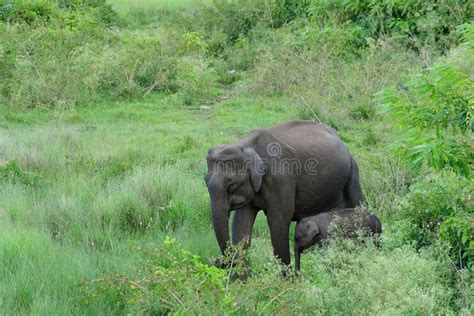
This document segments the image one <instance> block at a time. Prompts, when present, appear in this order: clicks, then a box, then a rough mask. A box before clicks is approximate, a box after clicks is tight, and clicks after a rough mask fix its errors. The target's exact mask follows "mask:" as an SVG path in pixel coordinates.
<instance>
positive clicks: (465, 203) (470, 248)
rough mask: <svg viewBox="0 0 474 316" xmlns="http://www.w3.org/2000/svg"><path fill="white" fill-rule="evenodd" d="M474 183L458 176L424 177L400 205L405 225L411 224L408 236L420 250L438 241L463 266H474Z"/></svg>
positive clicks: (407, 231) (399, 202)
mask: <svg viewBox="0 0 474 316" xmlns="http://www.w3.org/2000/svg"><path fill="white" fill-rule="evenodd" d="M473 188H474V183H473V181H472V180H469V179H467V178H465V177H462V176H459V175H456V174H455V173H454V172H452V171H449V170H444V171H443V172H441V173H440V174H432V175H429V176H424V177H420V178H419V179H417V180H416V181H414V183H413V184H412V185H411V186H410V190H409V193H408V194H407V195H406V196H404V197H403V198H402V199H401V200H400V201H398V205H397V208H398V210H399V211H400V216H401V218H402V219H403V221H408V222H409V223H410V226H409V227H406V229H405V232H406V234H407V236H406V238H407V239H408V240H413V241H414V242H415V244H416V245H417V247H423V246H427V245H432V244H434V243H436V242H437V241H438V240H441V241H442V242H445V243H446V244H447V245H449V247H450V254H451V257H452V259H453V261H454V262H455V263H457V264H458V265H459V266H466V265H472V263H473V262H474V211H473V210H474V201H473V196H474V189H473Z"/></svg>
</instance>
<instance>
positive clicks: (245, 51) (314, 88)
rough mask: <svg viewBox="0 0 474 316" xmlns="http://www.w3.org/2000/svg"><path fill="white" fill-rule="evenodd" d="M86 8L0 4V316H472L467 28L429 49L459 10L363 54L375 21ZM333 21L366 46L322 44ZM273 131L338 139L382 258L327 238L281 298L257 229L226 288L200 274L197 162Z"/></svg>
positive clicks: (367, 247) (209, 246)
mask: <svg viewBox="0 0 474 316" xmlns="http://www.w3.org/2000/svg"><path fill="white" fill-rule="evenodd" d="M446 1H447V0H446ZM86 2H87V1H85V2H84V3H83V2H81V5H80V6H78V7H74V6H72V7H66V8H63V7H59V6H58V5H57V3H56V2H54V5H55V6H53V5H51V3H53V2H47V1H46V2H44V3H43V2H35V1H24V2H15V4H18V6H17V7H15V6H12V8H13V9H10V6H9V5H5V6H2V5H1V4H2V2H1V1H0V13H1V14H0V266H1V267H2V269H1V272H0V314H1V315H28V314H33V315H108V314H118V315H161V314H169V313H175V314H174V315H188V314H203V315H254V314H259V315H260V314H262V315H305V314H318V315H319V314H321V315H347V314H351V315H352V314H356V315H359V314H361V315H366V314H367V315H432V314H433V315H472V312H473V310H474V282H473V281H474V274H473V273H472V262H468V261H469V260H470V259H469V258H472V254H473V253H474V252H469V251H471V250H472V251H474V246H472V249H471V248H469V247H471V246H470V245H471V244H470V243H472V245H474V242H472V238H474V235H473V234H474V229H473V228H472V227H471V226H470V224H472V215H473V213H472V206H473V204H472V203H473V202H472V201H473V200H472V194H473V192H472V185H471V184H472V177H470V176H469V174H467V173H463V172H462V170H464V169H462V168H471V167H472V163H471V162H470V161H469V157H471V156H469V155H470V153H469V150H468V148H469V144H472V138H471V136H472V134H470V133H472V130H469V126H468V124H470V123H472V120H471V119H470V118H472V117H474V116H472V115H471V114H472V113H471V112H469V110H466V108H467V106H470V105H472V100H471V99H472V91H473V90H472V88H473V87H474V86H473V84H472V77H473V73H474V68H472V57H471V56H474V54H470V52H471V51H472V43H474V36H472V34H474V33H473V32H472V31H473V30H474V28H473V27H472V26H471V29H470V31H466V32H465V34H464V35H463V36H464V37H462V39H459V40H457V41H454V40H453V42H449V41H448V40H447V38H448V35H446V34H444V33H446V27H445V24H446V25H449V26H450V27H452V25H451V24H449V23H458V22H457V20H456V22H452V19H458V20H460V21H461V20H462V18H460V16H461V17H462V14H460V13H459V12H464V11H465V10H466V9H465V8H464V7H462V6H459V7H455V8H454V9H453V8H451V7H450V10H451V11H449V12H450V13H449V14H447V13H446V14H445V13H443V14H445V15H440V16H439V17H438V16H437V15H436V14H434V13H433V12H434V11H433V10H432V8H431V7H430V6H428V8H427V9H426V8H424V7H423V9H426V12H428V13H427V15H426V16H423V18H424V20H423V19H421V20H423V23H421V22H420V23H421V26H420V29H422V30H424V32H425V33H426V34H428V35H430V36H431V35H433V36H432V37H429V36H428V37H427V38H425V40H426V41H425V42H424V43H423V45H421V44H420V43H419V42H416V43H415V44H414V43H413V42H412V41H413V40H414V39H413V34H412V33H410V34H409V35H408V36H406V34H404V33H403V30H404V29H403V28H402V27H399V24H397V23H400V25H402V26H404V25H405V24H403V23H401V22H400V19H399V18H398V17H394V21H395V22H396V23H395V22H394V24H393V25H395V26H394V29H395V31H393V33H390V32H389V31H387V33H385V32H386V30H385V29H383V32H382V33H383V34H376V33H370V32H371V31H372V30H371V29H370V28H372V27H373V28H377V27H379V23H380V25H382V24H383V22H384V21H382V20H376V22H377V23H375V26H374V25H372V24H370V23H366V24H364V23H365V22H367V21H365V20H363V18H364V17H365V18H367V17H369V18H374V16H375V18H377V19H378V17H377V16H376V15H372V16H371V15H369V14H366V15H365V16H363V15H360V14H359V12H365V11H364V10H366V11H367V10H369V9H370V8H372V7H370V8H366V7H364V3H365V2H364V3H363V2H360V3H359V2H358V3H357V4H354V3H349V2H347V3H346V2H344V1H343V2H334V3H332V2H328V1H308V3H310V2H311V6H310V7H305V8H306V10H309V9H311V15H307V12H309V11H302V10H300V7H298V5H296V4H302V3H303V2H298V1H297V2H292V1H289V2H279V1H266V2H265V3H264V2H263V1H262V2H260V1H251V0H248V1H247V0H235V1H227V2H226V1H216V2H212V1H210V0H209V1H208V0H202V1H196V0H175V1H173V0H157V1H151V0H143V1H126V0H109V1H106V2H107V3H108V4H111V5H112V8H113V9H114V10H115V11H116V12H118V15H117V14H116V13H114V12H113V11H110V8H109V7H103V6H97V7H96V6H95V2H93V1H92V2H93V5H86V4H85V3H86ZM202 3H207V4H212V5H213V7H205V8H204V7H202V6H199V5H200V4H202ZM443 3H445V2H443ZM280 4H281V5H280ZM333 4H334V5H333ZM372 4H373V7H375V9H374V10H375V12H376V13H379V12H381V11H380V10H385V9H386V8H387V7H388V8H392V5H393V6H395V7H396V6H398V5H400V4H398V3H394V2H392V1H382V2H380V3H372ZM408 4H409V5H410V7H409V8H410V10H414V9H413V7H416V8H418V5H420V2H417V1H409V3H408ZM22 5H23V6H22ZM48 5H51V7H49V6H48ZM82 5H83V6H82ZM324 5H326V6H327V7H324ZM377 5H380V6H381V7H380V8H379V7H377ZM384 5H385V7H384ZM333 7H334V8H336V9H334V10H336V11H335V12H336V13H337V14H336V16H335V17H331V15H330V12H329V11H330V10H332V9H331V8H333ZM321 8H322V9H321ZM397 8H398V7H397ZM318 9H320V10H322V12H323V13H321V12H319V14H320V20H317V19H316V21H313V20H312V19H313V18H315V17H317V16H318ZM458 9H459V10H458ZM2 10H3V11H2ZM351 10H354V12H356V13H357V15H356V16H357V19H358V20H357V21H359V22H360V21H362V22H361V25H363V26H364V27H368V28H369V30H365V31H367V32H366V33H364V30H363V27H362V26H360V25H356V26H354V25H355V22H354V21H355V20H354V21H352V22H351V23H346V22H344V21H342V22H341V24H337V23H338V18H340V17H344V16H346V15H347V16H351V14H352V13H353V11H351ZM417 10H418V9H417ZM440 10H441V9H440ZM326 11H327V12H326ZM399 11H400V12H405V11H403V10H392V11H390V12H395V13H397V12H399ZM441 11H442V10H441ZM441 11H440V12H441ZM367 12H369V11H367ZM387 12H388V11H387ZM410 12H411V11H410ZM416 12H418V11H416ZM420 12H421V11H420ZM442 12H444V11H442ZM326 13H327V15H326ZM372 13H373V12H372ZM456 14H458V15H456ZM453 16H454V17H453ZM4 17H5V18H4ZM331 18H334V20H331ZM286 19H288V20H289V21H286ZM403 19H407V21H410V22H411V23H412V24H413V25H416V23H418V22H416V23H415V22H413V21H412V20H409V19H411V16H410V17H405V16H403ZM403 19H402V20H403ZM448 20H449V21H448ZM278 21H280V22H281V21H283V22H282V23H280V24H278V23H279V22H278ZM285 21H286V22H285ZM368 21H369V22H370V21H372V20H370V19H369V20H368ZM417 21H418V20H417ZM439 21H442V23H441V22H439ZM372 22H373V21H372ZM402 22H405V20H403V21H402ZM428 22H429V23H428ZM438 22H439V23H441V24H440V25H441V26H442V27H441V30H442V34H441V35H440V34H438V33H436V32H437V31H436V32H435V33H433V34H432V33H429V32H428V31H427V28H426V26H427V25H429V26H430V29H431V30H435V29H436V28H435V26H439V25H438V24H437V23H438ZM325 23H326V24H325ZM407 23H408V22H407ZM430 23H431V24H430ZM367 25H368V26H367ZM389 25H392V24H390V23H389ZM407 25H408V24H407ZM456 25H457V24H456ZM400 29H401V30H402V31H400ZM436 30H437V29H436ZM433 32H434V31H433ZM469 32H471V33H472V34H471V33H469ZM420 33H421V35H420V36H422V35H424V34H425V33H423V32H420ZM466 34H467V35H466ZM435 35H436V36H435ZM377 36H379V37H377ZM404 36H405V37H404ZM469 36H471V37H472V39H471V41H470V42H469V39H470V38H471V37H469ZM420 38H421V37H420ZM460 38H461V37H460ZM431 39H437V40H439V41H441V42H442V40H446V42H448V43H449V45H452V46H446V47H450V49H447V48H446V47H445V46H442V45H448V44H445V42H442V43H441V44H440V43H438V42H429V40H431ZM415 40H417V41H418V38H415ZM462 41H464V42H465V43H464V44H462V43H463V42H462ZM4 43H6V44H4ZM459 43H461V44H459ZM466 43H471V46H468V45H466ZM417 45H421V46H417ZM437 45H439V47H438V46H437ZM440 47H442V48H440ZM454 47H456V48H454ZM442 49H444V50H442ZM438 64H439V65H441V67H439V68H435V70H434V71H433V70H432V69H431V68H429V67H432V66H433V65H438ZM427 67H428V68H427ZM450 67H451V68H452V69H451V68H450ZM439 69H441V71H440V70H439ZM446 69H448V70H449V71H451V72H447V75H446V72H443V70H446ZM453 69H455V70H453ZM436 71H437V72H436ZM456 71H457V72H456ZM453 73H454V75H453ZM414 75H416V76H414ZM437 75H439V77H436V76H437ZM430 76H432V77H430ZM410 78H417V80H418V81H417V82H418V83H420V82H421V83H424V85H420V86H415V88H413V86H410V85H409V84H408V82H410V81H409V80H410ZM427 78H428V79H427ZM420 87H421V88H420ZM387 88H390V89H391V90H390V91H391V94H386V95H385V96H386V100H387V99H388V100H389V101H390V102H391V103H390V105H391V106H392V107H394V106H396V105H399V106H400V104H401V109H402V110H401V111H400V112H401V113H398V117H397V116H395V117H394V118H392V119H391V120H388V119H387V115H388V114H387V113H388V112H387V109H386V108H384V107H383V106H382V105H381V103H382V101H380V94H379V92H380V91H384V89H387ZM430 88H432V89H433V90H430ZM436 89H438V90H436ZM433 91H434V92H433ZM440 91H442V92H443V93H439V92H440ZM387 95H388V97H387ZM386 102H388V101H386ZM397 102H398V103H397ZM412 105H416V106H412ZM439 105H442V106H444V107H442V111H439V112H436V113H437V116H436V115H431V114H432V112H433V111H432V108H433V107H436V106H439ZM453 108H454V110H453ZM423 109H428V110H426V111H425V112H424V111H422V110H423ZM430 111H431V112H430ZM451 112H453V113H454V114H453V113H451ZM404 115H405V116H404ZM443 115H446V117H448V120H447V121H446V122H444V121H442V119H444V118H445V117H444V116H443ZM450 115H451V116H450ZM292 119H309V120H315V121H321V122H323V123H326V124H328V125H330V126H332V127H334V128H336V129H337V130H338V133H339V134H340V137H341V139H342V140H343V141H344V142H345V143H346V145H347V147H348V148H349V150H350V152H351V154H352V155H353V156H354V158H355V159H356V160H357V161H358V163H359V168H360V173H361V183H362V186H363V190H364V192H365V194H366V197H367V204H368V206H369V207H370V209H371V211H372V212H374V213H375V214H376V215H377V216H378V217H379V218H380V219H381V221H382V224H383V234H382V237H381V244H380V247H376V246H375V245H374V244H373V243H372V242H371V241H368V240H365V243H358V242H355V241H352V240H345V239H338V238H336V239H335V241H334V242H333V243H331V244H330V245H328V246H327V247H323V248H317V249H316V248H314V249H312V250H310V251H308V252H307V253H305V254H304V255H303V256H302V271H301V272H302V273H301V276H299V277H296V276H295V275H293V274H291V273H290V276H288V277H283V275H282V273H281V269H282V267H281V266H280V265H278V263H277V262H276V260H275V259H274V256H273V252H272V247H271V242H270V238H269V232H268V225H267V220H266V217H265V215H264V214H263V213H262V212H261V213H259V215H258V216H257V221H256V224H255V226H254V228H253V238H252V246H251V247H250V249H249V252H248V256H249V258H250V268H251V274H250V277H249V279H248V281H247V282H239V281H232V275H233V272H234V270H232V269H227V270H226V269H219V268H217V267H215V266H214V263H215V262H216V259H218V258H220V252H219V249H218V245H217V242H216V238H215V236H214V231H213V227H212V223H211V219H210V210H209V196H208V192H207V189H206V185H205V183H204V179H203V177H204V175H205V173H206V171H207V170H206V169H207V165H206V161H205V156H206V153H207V150H208V149H209V148H210V147H212V146H214V145H216V144H222V143H231V142H234V141H236V140H238V139H240V138H241V137H243V136H245V135H247V134H248V133H249V132H250V131H251V130H253V129H256V128H264V127H268V126H271V125H274V124H277V123H280V122H283V121H286V120H292ZM429 119H432V121H430V120H429ZM397 120H398V121H397ZM470 120H471V121H470ZM453 121H454V122H455V123H454V124H458V123H459V122H461V123H459V126H460V127H459V126H456V125H454V127H453V125H449V124H451V122H453ZM413 122H415V123H416V124H415V127H413V126H411V125H410V124H411V123H413ZM440 122H441V123H440ZM437 124H438V125H437ZM443 124H445V125H443ZM432 126H434V130H429V128H430V127H432ZM410 128H411V129H410ZM459 130H461V131H459ZM413 136H415V138H411V139H412V140H413V139H414V140H415V143H414V145H413V144H412V143H409V142H404V141H405V140H407V139H408V138H409V137H413ZM416 136H426V139H428V144H424V143H422V144H421V145H419V144H418V143H416V141H420V140H419V139H417V138H416ZM441 136H443V137H444V136H446V137H445V138H442V137H441ZM436 137H439V138H436ZM420 138H421V142H423V141H425V139H423V138H422V137H420ZM440 139H441V141H440ZM436 141H439V142H438V143H437V142H436ZM397 142H398V143H402V146H401V150H400V147H398V149H397V147H396V146H395V145H396V144H398V143H397ZM415 145H419V146H415ZM403 146H405V147H403ZM409 146H414V147H413V148H409ZM407 148H408V149H407ZM403 149H407V152H408V155H405V156H403V152H402V151H403ZM413 149H415V150H413ZM401 152H402V153H401ZM426 152H428V154H426ZM420 153H421V154H420ZM410 155H411V156H410ZM417 155H418V156H417ZM420 155H425V156H424V157H425V158H424V160H423V161H422V163H421V166H418V165H416V164H414V163H413V162H417V163H419V162H420V160H419V157H420ZM430 155H431V156H430ZM450 155H451V156H450ZM466 157H467V158H466ZM430 159H431V160H430ZM450 159H451V160H450ZM433 161H434V162H433ZM439 161H441V162H442V164H441V167H440V168H437V169H436V168H435V167H436V163H437V162H439ZM414 165H415V166H414ZM456 166H461V167H462V168H461V167H460V168H459V169H456V168H455V167H456ZM466 166H467V167H466ZM471 169H472V168H471ZM460 170H461V171H460ZM471 174H472V173H471ZM445 223H448V224H449V225H447V226H443V225H444V224H445ZM439 227H441V228H439ZM293 229H294V224H293V225H292V233H293ZM292 233H291V235H290V240H291V239H292V236H293V235H292ZM292 242H293V241H292V240H291V241H290V243H292ZM235 269H239V267H238V265H237V267H236V268H235Z"/></svg>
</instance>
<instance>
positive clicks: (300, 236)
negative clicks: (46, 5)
mask: <svg viewBox="0 0 474 316" xmlns="http://www.w3.org/2000/svg"><path fill="white" fill-rule="evenodd" d="M319 234H320V230H319V227H318V224H317V223H316V222H315V221H311V220H306V219H302V220H301V221H299V222H298V224H296V228H295V261H296V262H295V265H296V271H299V270H300V254H301V252H303V250H305V249H308V248H309V247H311V246H312V245H314V244H315V243H316V237H317V236H318V235H319Z"/></svg>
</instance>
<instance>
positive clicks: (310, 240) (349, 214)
mask: <svg viewBox="0 0 474 316" xmlns="http://www.w3.org/2000/svg"><path fill="white" fill-rule="evenodd" d="M336 217H337V218H339V219H340V221H341V223H342V224H343V225H341V226H342V227H341V228H342V229H343V230H344V235H345V236H346V237H348V238H355V237H356V236H357V234H356V230H357V229H364V228H365V229H366V230H367V232H368V233H369V235H380V234H381V233H382V224H381V223H380V220H379V219H378V218H377V216H375V215H373V214H367V213H362V212H359V211H357V210H356V209H354V208H347V209H337V210H333V211H329V212H324V213H321V214H318V215H315V216H309V217H305V218H303V219H301V220H300V221H299V222H298V223H297V224H296V228H295V265H296V271H299V270H300V255H301V253H302V252H303V251H304V250H305V249H308V248H309V247H311V246H312V245H316V244H317V245H319V246H321V244H322V242H323V240H326V239H328V238H329V237H330V226H331V223H332V222H333V220H334V219H335V218H336Z"/></svg>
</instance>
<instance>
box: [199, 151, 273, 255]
mask: <svg viewBox="0 0 474 316" xmlns="http://www.w3.org/2000/svg"><path fill="white" fill-rule="evenodd" d="M207 166H208V172H207V174H206V176H205V177H204V179H205V181H206V185H207V188H208V191H209V196H210V200H211V214H212V223H213V226H214V231H215V234H216V238H217V242H218V243H219V247H220V250H221V252H222V254H224V252H225V249H226V247H227V244H228V242H229V213H230V211H231V210H235V209H239V208H242V207H244V206H246V205H248V204H250V202H251V201H252V199H253V198H254V196H255V194H256V193H257V192H259V191H260V188H261V186H262V181H263V176H264V174H265V169H266V168H265V164H264V162H263V160H262V158H261V157H260V156H259V155H258V153H257V152H256V151H255V149H254V148H252V147H244V146H242V145H238V144H233V145H217V146H215V147H213V148H211V149H210V150H209V152H208V154H207Z"/></svg>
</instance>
